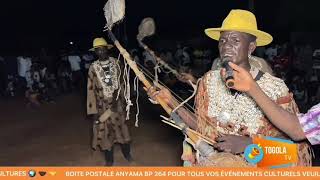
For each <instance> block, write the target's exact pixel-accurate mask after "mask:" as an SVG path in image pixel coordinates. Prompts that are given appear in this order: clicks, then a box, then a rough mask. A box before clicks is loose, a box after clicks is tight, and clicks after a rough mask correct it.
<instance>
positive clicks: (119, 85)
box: [116, 53, 122, 101]
mask: <svg viewBox="0 0 320 180" xmlns="http://www.w3.org/2000/svg"><path fill="white" fill-rule="evenodd" d="M120 58H121V54H120V53H119V55H118V61H117V62H116V63H117V66H118V70H119V71H118V72H119V74H118V87H119V88H118V92H117V98H116V101H117V100H118V99H119V96H120V92H121V83H120V80H121V73H122V71H121V67H120V64H119V61H120Z"/></svg>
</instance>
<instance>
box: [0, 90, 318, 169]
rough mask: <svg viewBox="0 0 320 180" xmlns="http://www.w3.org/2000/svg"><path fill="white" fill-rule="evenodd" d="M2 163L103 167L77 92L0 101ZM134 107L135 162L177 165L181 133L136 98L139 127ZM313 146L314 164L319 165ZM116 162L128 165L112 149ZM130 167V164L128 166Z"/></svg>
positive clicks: (132, 112) (0, 161) (144, 101)
mask: <svg viewBox="0 0 320 180" xmlns="http://www.w3.org/2000/svg"><path fill="white" fill-rule="evenodd" d="M0 109H1V110H0V127H1V129H0V142H1V148H0V165H1V166H103V165H104V156H103V154H102V153H101V152H100V151H93V150H92V149H91V146H90V145H91V144H90V141H91V125H92V122H91V121H89V120H86V118H85V104H84V100H83V99H82V100H81V97H80V95H78V94H69V95H64V96H59V97H58V98H57V99H56V103H55V104H44V105H42V106H41V107H39V108H37V109H34V108H30V107H26V103H25V101H24V100H23V98H14V99H12V98H11V99H6V100H3V99H1V100H0ZM135 112H136V110H135V108H133V109H132V111H131V117H132V118H131V119H130V120H129V121H128V125H129V127H130V132H131V136H132V140H133V141H132V154H133V157H134V159H135V162H136V164H135V165H136V166H181V165H182V161H181V160H180V156H181V153H182V140H183V135H182V133H181V132H180V131H179V130H177V129H175V128H173V127H171V126H168V125H166V124H164V123H162V122H161V120H160V114H163V115H165V113H164V112H163V111H161V109H160V108H159V107H157V105H152V104H151V103H150V102H149V101H146V100H143V97H140V116H139V119H140V121H139V127H138V128H137V127H134V121H135V119H134V117H135ZM319 149H320V147H319V146H314V152H315V155H316V156H315V159H314V165H315V166H319V165H320V159H319V154H320V151H319ZM114 165H115V166H129V165H130V164H129V163H128V162H127V161H126V160H125V159H124V157H123V156H122V154H121V151H120V147H119V146H116V147H115V164H114ZM131 165H132V164H131Z"/></svg>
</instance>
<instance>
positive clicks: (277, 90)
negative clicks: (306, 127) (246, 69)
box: [183, 68, 311, 167]
mask: <svg viewBox="0 0 320 180" xmlns="http://www.w3.org/2000/svg"><path fill="white" fill-rule="evenodd" d="M253 69H255V68H253ZM255 71H257V70H255ZM257 83H258V84H259V86H260V88H261V89H262V90H263V91H264V92H265V93H266V94H267V95H268V96H269V97H270V98H271V99H272V100H274V101H275V102H276V103H277V104H279V106H281V107H283V108H284V109H286V110H287V111H289V112H292V113H298V108H297V106H296V104H295V102H294V99H293V98H292V95H291V94H290V93H289V90H288V88H287V86H286V85H285V83H284V82H283V81H282V80H281V79H279V78H276V77H274V76H272V75H270V74H268V73H264V74H263V75H262V76H261V78H260V79H259V80H257ZM196 114H197V117H198V118H197V119H198V129H197V130H198V132H200V133H201V134H203V135H205V136H207V137H208V138H211V139H215V138H216V137H218V136H223V135H225V134H233V135H240V136H250V137H253V136H271V137H280V138H286V139H288V137H286V136H285V135H284V134H283V133H282V132H280V131H279V130H278V129H277V128H276V127H274V126H273V125H272V124H271V123H270V122H269V120H268V119H267V117H266V116H265V115H264V114H263V112H262V111H261V110H260V108H259V107H258V106H257V105H256V103H255V102H254V100H253V99H252V98H250V97H249V96H247V95H246V94H245V93H240V94H231V93H230V91H229V90H227V88H226V86H225V85H224V82H223V81H222V80H221V77H220V70H215V71H209V72H208V73H207V74H206V75H205V76H204V77H203V78H202V81H201V82H200V84H199V88H198V93H197V97H196ZM298 147H299V149H298V153H299V155H298V157H299V162H298V164H297V165H298V166H310V165H311V154H310V151H309V148H310V146H309V145H308V143H306V142H301V143H298ZM183 157H187V158H185V159H184V160H185V161H188V162H191V164H192V166H216V167H217V166H218V167H223V166H224V167H228V166H231V167H237V166H238V167H242V166H246V165H245V164H247V163H246V160H245V159H244V157H243V155H242V154H241V155H231V154H228V153H220V152H216V154H215V156H214V157H212V158H209V159H207V158H205V157H201V156H197V157H195V156H193V157H192V156H190V154H189V155H187V154H185V156H183ZM230 162H232V164H230ZM247 165H248V166H250V165H249V164H247Z"/></svg>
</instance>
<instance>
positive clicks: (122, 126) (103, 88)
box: [87, 38, 133, 166]
mask: <svg viewBox="0 0 320 180" xmlns="http://www.w3.org/2000/svg"><path fill="white" fill-rule="evenodd" d="M112 47H113V46H112V45H109V44H107V42H106V40H105V39H104V38H96V39H94V41H93V48H92V49H91V50H92V51H95V53H96V54H97V56H98V60H96V61H94V62H93V63H92V64H91V66H90V68H89V73H88V85H87V90H88V91H87V114H88V115H92V119H93V121H94V123H93V139H92V147H93V148H94V149H97V148H99V147H100V148H101V150H103V151H104V154H105V160H106V165H107V166H112V165H113V162H114V157H113V154H114V153H113V152H114V146H115V143H119V144H120V147H121V151H122V153H123V155H124V157H125V158H126V160H128V161H129V162H133V159H132V156H131V148H130V140H131V138H130V134H129V129H128V127H127V125H126V117H125V115H126V112H125V110H124V108H125V107H124V101H123V100H124V96H123V92H122V93H120V96H119V99H118V98H117V94H118V90H119V88H120V86H122V84H123V83H121V82H120V80H121V79H118V75H119V73H120V71H121V68H119V64H118V63H119V62H118V60H117V59H116V58H114V57H111V56H109V49H111V48H112ZM121 90H124V88H123V87H122V88H121Z"/></svg>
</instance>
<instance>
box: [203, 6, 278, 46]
mask: <svg viewBox="0 0 320 180" xmlns="http://www.w3.org/2000/svg"><path fill="white" fill-rule="evenodd" d="M223 31H238V32H244V33H248V34H251V35H253V36H255V37H256V38H257V39H256V41H257V46H265V45H268V44H270V43H271V42H272V40H273V38H272V36H271V35H270V34H268V33H266V32H263V31H260V30H258V26H257V20H256V17H255V15H254V14H253V13H251V12H250V11H246V10H241V9H235V10H231V11H230V13H229V14H228V16H227V17H226V18H225V19H224V21H223V23H222V26H221V27H220V28H209V29H206V30H205V33H206V35H207V36H209V37H210V38H212V39H214V40H217V41H219V39H220V33H221V32H223Z"/></svg>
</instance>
